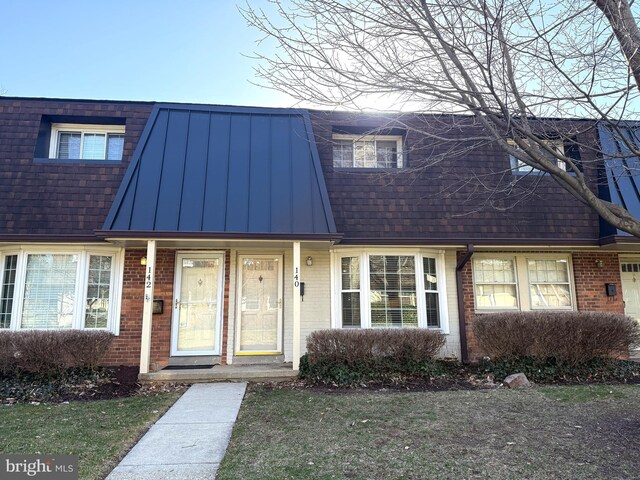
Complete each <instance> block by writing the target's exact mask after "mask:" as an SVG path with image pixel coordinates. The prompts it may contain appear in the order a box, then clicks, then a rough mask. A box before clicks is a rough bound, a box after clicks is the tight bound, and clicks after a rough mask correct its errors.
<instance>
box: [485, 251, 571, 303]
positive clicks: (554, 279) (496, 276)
mask: <svg viewBox="0 0 640 480" xmlns="http://www.w3.org/2000/svg"><path fill="white" fill-rule="evenodd" d="M571 279H572V272H571V262H570V257H568V256H565V255H553V254H552V255H512V256H510V255H488V254H480V255H478V254H476V255H475V256H474V259H473V283H474V293H475V295H474V297H475V307H476V310H478V311H482V310H487V311H491V310H494V311H495V310H545V309H546V310H571V309H573V308H574V305H575V294H574V291H573V284H572V280H571Z"/></svg>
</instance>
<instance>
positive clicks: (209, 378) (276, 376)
mask: <svg viewBox="0 0 640 480" xmlns="http://www.w3.org/2000/svg"><path fill="white" fill-rule="evenodd" d="M297 376H298V371H297V370H292V367H291V364H280V365H278V366H275V365H217V366H215V367H213V368H207V369H200V368H198V369H195V368H194V369H183V370H160V371H158V372H152V373H141V374H140V375H139V376H138V378H139V380H140V381H142V382H176V383H183V382H184V383H204V382H229V381H231V382H246V381H252V382H284V381H287V380H293V379H295V378H296V377H297Z"/></svg>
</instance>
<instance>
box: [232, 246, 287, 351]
mask: <svg viewBox="0 0 640 480" xmlns="http://www.w3.org/2000/svg"><path fill="white" fill-rule="evenodd" d="M238 260H239V261H238V276H239V278H238V285H239V289H240V291H239V292H238V308H237V312H238V318H237V325H238V327H237V329H236V353H237V354H240V355H242V354H244V355H269V354H278V353H282V263H283V261H282V256H281V255H240V257H239V259H238Z"/></svg>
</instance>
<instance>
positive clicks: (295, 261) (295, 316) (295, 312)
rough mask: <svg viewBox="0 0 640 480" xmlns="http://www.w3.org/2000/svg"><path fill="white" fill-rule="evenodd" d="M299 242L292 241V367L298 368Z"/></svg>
mask: <svg viewBox="0 0 640 480" xmlns="http://www.w3.org/2000/svg"><path fill="white" fill-rule="evenodd" d="M301 281H302V280H301V278H300V242H293V303H292V305H293V369H294V370H299V369H300V282H301Z"/></svg>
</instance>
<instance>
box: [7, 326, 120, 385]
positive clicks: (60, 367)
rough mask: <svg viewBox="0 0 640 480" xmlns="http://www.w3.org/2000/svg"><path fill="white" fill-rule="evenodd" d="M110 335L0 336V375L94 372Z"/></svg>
mask: <svg viewBox="0 0 640 480" xmlns="http://www.w3.org/2000/svg"><path fill="white" fill-rule="evenodd" d="M113 338H114V336H113V334H111V333H109V332H103V331H82V330H29V331H21V332H1V333H0V360H1V361H2V365H1V366H0V374H2V375H3V376H5V377H7V376H16V375H20V374H24V373H27V374H35V375H37V376H40V377H54V376H63V375H64V374H65V372H66V371H67V370H69V369H93V368H95V367H96V366H97V365H98V364H99V363H100V362H101V360H102V359H103V358H104V355H105V354H106V352H107V350H108V349H109V346H110V345H111V342H112V341H113Z"/></svg>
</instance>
